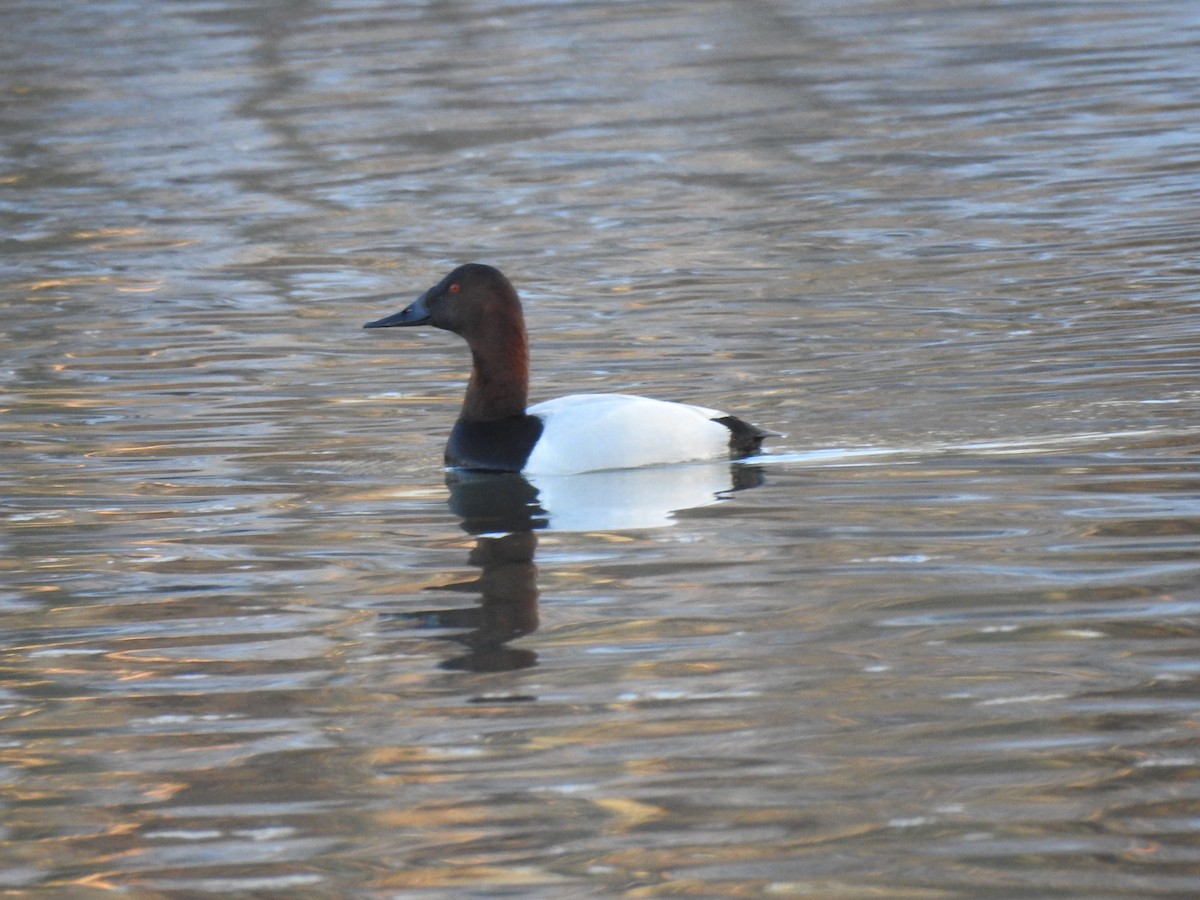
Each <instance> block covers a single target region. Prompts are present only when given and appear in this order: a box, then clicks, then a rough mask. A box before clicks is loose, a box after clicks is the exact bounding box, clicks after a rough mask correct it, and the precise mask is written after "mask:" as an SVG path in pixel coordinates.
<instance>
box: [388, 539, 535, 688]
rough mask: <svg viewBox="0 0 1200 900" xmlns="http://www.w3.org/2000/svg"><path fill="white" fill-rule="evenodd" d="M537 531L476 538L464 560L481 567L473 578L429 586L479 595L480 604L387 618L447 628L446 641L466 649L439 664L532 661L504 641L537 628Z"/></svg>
mask: <svg viewBox="0 0 1200 900" xmlns="http://www.w3.org/2000/svg"><path fill="white" fill-rule="evenodd" d="M536 547H537V535H535V534H534V533H533V532H532V531H518V532H514V533H512V534H505V535H502V536H500V537H480V538H478V539H477V540H476V543H475V548H474V549H473V550H472V551H471V554H470V556H469V557H468V561H469V562H470V563H472V564H473V565H476V566H479V567H480V568H481V569H482V570H483V571H482V572H481V573H480V575H479V577H478V578H476V579H475V580H474V581H460V582H455V583H453V584H444V585H439V586H438V587H436V588H432V590H436V591H454V592H459V593H466V594H475V593H478V594H479V605H478V606H473V607H467V608H457V609H428V610H416V611H412V612H405V613H400V614H398V615H395V616H392V617H391V618H397V619H401V620H403V621H406V622H409V623H417V624H418V625H419V627H422V628H436V629H439V630H440V629H451V630H454V631H456V632H460V633H456V634H454V635H452V636H450V637H449V640H452V641H454V642H455V643H457V644H461V645H463V646H464V647H465V648H466V649H467V652H466V653H465V654H464V655H462V656H459V657H457V658H455V659H451V660H448V661H446V662H445V663H443V664H442V665H443V668H447V669H466V670H469V671H472V672H501V671H509V670H512V669H524V668H528V667H529V666H532V665H535V664H536V662H537V655H536V654H535V653H534V652H533V651H532V650H525V649H523V648H517V647H509V646H508V642H509V641H512V640H515V639H516V638H519V637H521V636H522V635H526V634H529V633H530V632H533V631H536V630H537V627H538V586H537V566H535V565H534V564H533V552H534V550H535V548H536Z"/></svg>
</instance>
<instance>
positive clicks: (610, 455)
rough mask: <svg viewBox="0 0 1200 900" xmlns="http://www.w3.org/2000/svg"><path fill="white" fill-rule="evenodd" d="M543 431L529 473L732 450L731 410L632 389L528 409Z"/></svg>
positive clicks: (721, 453)
mask: <svg viewBox="0 0 1200 900" xmlns="http://www.w3.org/2000/svg"><path fill="white" fill-rule="evenodd" d="M527 412H528V413H529V414H530V415H533V416H537V417H538V418H540V419H541V420H542V434H541V437H539V438H538V442H537V443H536V444H535V445H534V447H533V452H532V453H530V454H529V459H528V460H526V462H525V468H524V469H523V470H522V471H524V472H529V473H530V474H541V475H572V474H575V473H578V472H597V471H601V470H604V469H632V468H637V467H639V466H655V465H668V464H670V463H681V462H689V461H691V460H695V459H715V458H717V457H721V456H728V455H729V437H730V434H729V429H728V428H726V427H725V426H724V425H722V424H721V423H720V422H714V421H713V419H719V418H721V417H722V416H725V415H726V413H723V412H721V411H720V410H716V409H707V408H705V407H703V406H691V405H689V404H687V403H670V402H668V401H666V400H652V399H650V398H649V397H635V396H632V395H629V394H571V395H569V396H566V397H558V398H556V399H554V400H547V401H545V402H544V403H537V404H535V405H533V406H531V407H529V409H528V410H527Z"/></svg>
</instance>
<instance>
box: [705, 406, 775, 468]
mask: <svg viewBox="0 0 1200 900" xmlns="http://www.w3.org/2000/svg"><path fill="white" fill-rule="evenodd" d="M713 421H714V422H720V423H721V424H722V425H724V426H725V427H726V428H728V429H729V455H730V456H732V457H733V458H734V459H737V458H738V457H741V456H753V455H754V454H755V453H757V452H758V451H759V450H761V449H762V442H763V441H765V440H766V439H767V438H769V437H774V436H775V435H776V432H774V431H767V430H766V429H765V428H759V427H758V426H757V425H751V424H750V423H749V422H746V421H743V420H742V419H739V418H738V417H737V416H721V418H719V419H713Z"/></svg>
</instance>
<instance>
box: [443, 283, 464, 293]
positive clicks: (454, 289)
mask: <svg viewBox="0 0 1200 900" xmlns="http://www.w3.org/2000/svg"><path fill="white" fill-rule="evenodd" d="M446 290H447V291H449V292H450V293H451V294H457V293H458V292H459V291H461V290H462V285H460V284H459V283H458V282H457V281H456V282H454V284H452V285H450V287H448V288H446Z"/></svg>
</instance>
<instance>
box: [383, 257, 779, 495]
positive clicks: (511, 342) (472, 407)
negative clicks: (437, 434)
mask: <svg viewBox="0 0 1200 900" xmlns="http://www.w3.org/2000/svg"><path fill="white" fill-rule="evenodd" d="M420 325H432V326H433V327H434V328H441V329H443V330H445V331H450V332H453V333H454V334H457V335H459V336H460V337H462V338H463V339H464V340H466V342H467V347H468V348H469V349H470V351H471V363H472V365H471V377H470V380H469V381H468V382H467V390H466V396H465V397H464V398H463V404H462V409H461V410H460V411H459V414H458V421H456V422H455V423H454V427H453V428H452V429H451V431H450V436H449V439H448V440H447V442H446V450H445V456H444V461H445V465H446V466H447V467H448V468H451V469H466V470H477V471H487V472H520V473H523V474H527V475H571V474H578V473H583V472H598V471H605V470H610V469H634V468H642V467H644V466H654V465H672V464H677V463H686V462H693V461H697V460H706V459H718V458H728V459H742V458H745V457H748V456H753V455H755V454H757V453H759V452H760V451H761V448H762V444H763V441H764V440H765V439H766V438H767V437H770V436H773V435H774V434H775V433H774V432H771V431H767V430H765V429H762V428H759V427H757V426H755V425H751V424H750V423H749V422H746V421H744V420H743V419H740V418H738V417H737V416H732V415H730V414H728V413H725V412H722V411H720V410H716V409H708V408H707V407H703V406H693V405H691V404H688V403H675V402H672V401H669V400H656V399H652V398H650V397H641V396H635V395H631V394H570V395H568V396H565V397H557V398H555V399H553V400H545V401H543V402H541V403H536V404H534V405H532V406H529V405H528V397H529V340H528V337H527V335H526V331H525V317H524V313H523V312H522V308H521V300H520V298H519V297H518V295H517V291H516V289H515V288H514V287H513V285H512V282H510V281H509V280H508V278H506V277H505V276H504V274H503V273H501V272H500V270H499V269H496V268H494V267H492V266H489V265H484V264H482V263H467V264H465V265H460V266H458V267H457V268H456V269H454V271H452V272H450V273H449V274H448V275H446V277H445V278H443V279H442V280H441V281H439V282H438V283H437V284H435V285H434V286H433V287H431V288H429V289H428V290H427V291H425V292H424V293H422V294H421V295H420V296H419V297H417V299H416V300H414V301H413V302H412V303H411V304H409V305H408V306H406V307H405V308H404V309H402V310H401V311H400V312H398V313H395V314H393V315H390V316H386V317H384V318H382V319H376V320H375V321H373V322H367V323H366V324H365V325H364V326H363V327H364V328H396V327H414V326H420Z"/></svg>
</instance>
